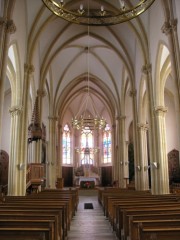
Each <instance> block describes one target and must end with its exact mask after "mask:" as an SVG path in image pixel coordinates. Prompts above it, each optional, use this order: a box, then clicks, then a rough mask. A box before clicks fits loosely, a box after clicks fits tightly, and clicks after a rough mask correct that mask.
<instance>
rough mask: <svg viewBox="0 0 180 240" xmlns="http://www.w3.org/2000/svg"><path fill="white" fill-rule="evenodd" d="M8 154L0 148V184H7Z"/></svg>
mask: <svg viewBox="0 0 180 240" xmlns="http://www.w3.org/2000/svg"><path fill="white" fill-rule="evenodd" d="M8 167H9V155H8V153H7V152H5V151H4V150H0V185H3V186H5V185H7V184H8Z"/></svg>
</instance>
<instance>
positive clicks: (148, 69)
mask: <svg viewBox="0 0 180 240" xmlns="http://www.w3.org/2000/svg"><path fill="white" fill-rule="evenodd" d="M151 71H152V65H151V64H150V63H149V64H146V65H143V66H142V69H141V72H142V73H143V74H145V75H148V74H149V73H151Z"/></svg>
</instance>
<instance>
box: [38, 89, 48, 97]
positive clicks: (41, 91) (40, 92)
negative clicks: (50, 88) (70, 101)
mask: <svg viewBox="0 0 180 240" xmlns="http://www.w3.org/2000/svg"><path fill="white" fill-rule="evenodd" d="M37 95H38V97H45V96H46V95H47V92H46V91H45V90H41V89H38V90H37Z"/></svg>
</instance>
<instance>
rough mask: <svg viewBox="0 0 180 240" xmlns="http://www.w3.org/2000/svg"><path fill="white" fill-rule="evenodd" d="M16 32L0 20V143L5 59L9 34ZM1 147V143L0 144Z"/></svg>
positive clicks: (11, 26)
mask: <svg viewBox="0 0 180 240" xmlns="http://www.w3.org/2000/svg"><path fill="white" fill-rule="evenodd" d="M15 31H16V27H15V25H14V22H13V21H12V20H7V19H5V18H0V141H1V133H2V131H1V129H2V114H3V106H4V83H5V79H6V69H7V59H8V49H9V40H10V34H12V33H14V32H15ZM0 146H1V142H0Z"/></svg>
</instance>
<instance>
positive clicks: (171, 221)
mask: <svg viewBox="0 0 180 240" xmlns="http://www.w3.org/2000/svg"><path fill="white" fill-rule="evenodd" d="M142 224H143V226H144V227H154V226H158V227H165V226H166V227H170V226H171V227H177V226H180V213H178V214H177V213H174V214H173V213H171V214H153V215H146V216H145V215H143V216H138V217H137V216H135V217H134V218H133V217H131V220H130V227H129V229H130V231H129V236H128V237H127V239H129V240H138V239H139V238H140V235H139V233H140V229H139V228H140V227H141V226H142Z"/></svg>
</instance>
